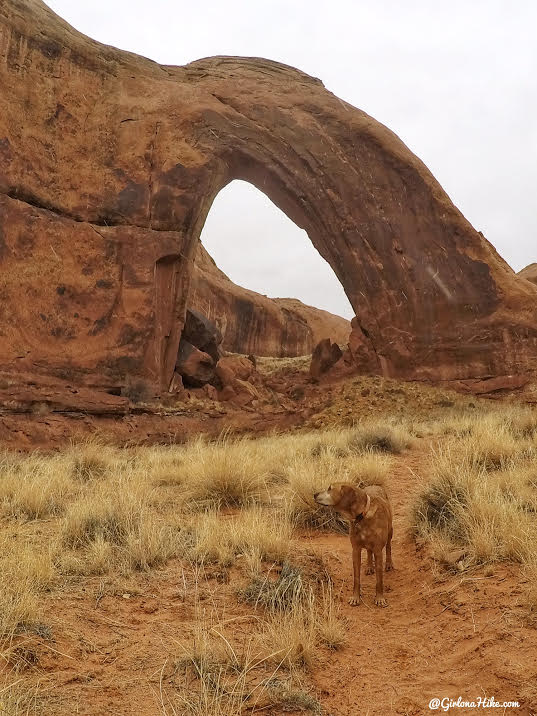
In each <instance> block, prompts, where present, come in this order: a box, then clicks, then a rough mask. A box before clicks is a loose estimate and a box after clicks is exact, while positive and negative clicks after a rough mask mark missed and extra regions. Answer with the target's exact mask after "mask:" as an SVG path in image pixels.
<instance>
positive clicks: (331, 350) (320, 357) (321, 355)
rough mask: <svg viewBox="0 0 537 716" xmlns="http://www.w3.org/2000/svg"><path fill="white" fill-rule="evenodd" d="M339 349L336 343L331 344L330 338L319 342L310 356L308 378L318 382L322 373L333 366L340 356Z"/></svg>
mask: <svg viewBox="0 0 537 716" xmlns="http://www.w3.org/2000/svg"><path fill="white" fill-rule="evenodd" d="M342 355H343V354H342V352H341V348H340V347H339V346H338V344H337V343H331V341H330V338H323V340H322V341H319V343H317V345H316V346H315V348H314V349H313V353H312V355H311V363H310V376H311V377H312V378H314V379H315V380H319V378H320V377H321V375H322V374H323V373H327V372H328V371H329V370H330V368H332V367H333V366H335V364H336V363H337V362H338V360H339V359H340V358H341V356H342Z"/></svg>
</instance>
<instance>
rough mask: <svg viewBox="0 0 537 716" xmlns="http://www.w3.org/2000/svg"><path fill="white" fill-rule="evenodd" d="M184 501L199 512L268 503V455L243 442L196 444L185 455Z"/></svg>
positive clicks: (200, 442) (199, 441)
mask: <svg viewBox="0 0 537 716" xmlns="http://www.w3.org/2000/svg"><path fill="white" fill-rule="evenodd" d="M183 457H184V467H183V473H184V475H185V486H184V490H185V501H186V502H188V503H189V504H190V505H192V506H195V507H198V508H200V509H207V508H216V509H220V508H222V507H243V506H248V505H252V504H256V503H262V502H265V501H266V500H267V497H268V493H267V487H268V483H269V482H270V471H269V469H268V465H267V455H266V454H263V453H262V452H261V451H260V450H258V449H257V448H256V446H254V445H253V444H252V441H251V440H248V439H246V438H241V439H238V440H230V439H229V438H228V437H224V438H222V439H220V440H218V441H216V442H214V443H207V442H206V441H205V440H201V439H200V440H197V441H195V442H194V443H191V444H190V445H188V446H187V448H186V449H185V450H184V452H183Z"/></svg>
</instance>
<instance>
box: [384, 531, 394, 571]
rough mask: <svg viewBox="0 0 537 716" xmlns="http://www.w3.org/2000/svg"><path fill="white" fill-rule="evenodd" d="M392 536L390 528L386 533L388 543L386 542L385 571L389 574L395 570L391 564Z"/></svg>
mask: <svg viewBox="0 0 537 716" xmlns="http://www.w3.org/2000/svg"><path fill="white" fill-rule="evenodd" d="M392 535H393V528H392V527H390V531H389V532H388V541H387V542H386V571H387V572H391V570H392V569H395V567H394V566H393V562H392Z"/></svg>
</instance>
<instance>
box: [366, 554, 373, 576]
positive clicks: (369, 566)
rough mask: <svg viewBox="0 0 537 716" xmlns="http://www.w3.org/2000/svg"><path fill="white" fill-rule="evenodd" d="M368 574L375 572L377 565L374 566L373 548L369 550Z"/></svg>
mask: <svg viewBox="0 0 537 716" xmlns="http://www.w3.org/2000/svg"><path fill="white" fill-rule="evenodd" d="M365 573H366V574H374V573H375V567H373V550H371V549H368V550H367V567H366V568H365Z"/></svg>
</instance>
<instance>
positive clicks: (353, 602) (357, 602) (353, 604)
mask: <svg viewBox="0 0 537 716" xmlns="http://www.w3.org/2000/svg"><path fill="white" fill-rule="evenodd" d="M360 602H361V599H360V597H351V598H350V599H349V604H350V605H351V607H358V606H360Z"/></svg>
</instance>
